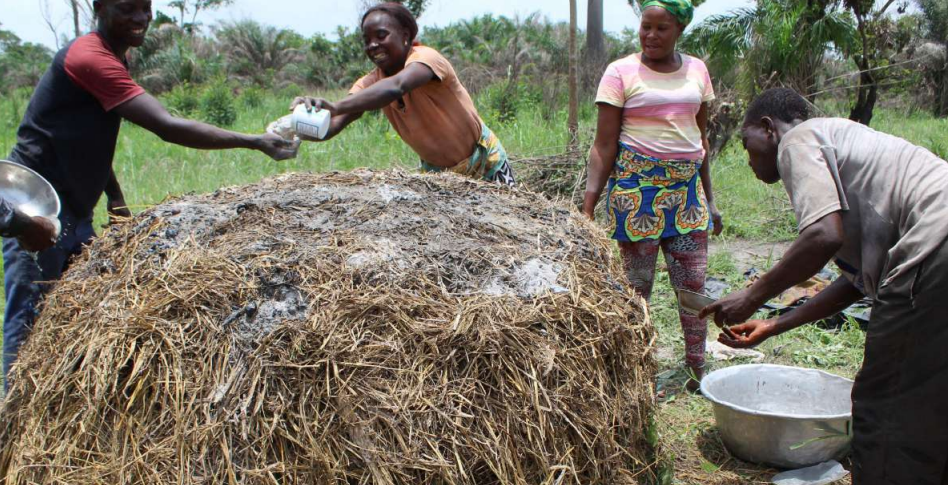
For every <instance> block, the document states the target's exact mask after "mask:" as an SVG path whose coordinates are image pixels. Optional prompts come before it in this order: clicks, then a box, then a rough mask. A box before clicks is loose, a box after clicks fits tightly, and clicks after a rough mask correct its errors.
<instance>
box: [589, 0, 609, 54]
mask: <svg viewBox="0 0 948 485" xmlns="http://www.w3.org/2000/svg"><path fill="white" fill-rule="evenodd" d="M587 7H588V8H587V12H586V15H587V17H586V56H587V59H588V60H590V61H593V62H597V63H598V62H602V59H603V57H605V56H606V43H605V38H604V32H603V28H602V15H603V14H602V0H588V2H587Z"/></svg>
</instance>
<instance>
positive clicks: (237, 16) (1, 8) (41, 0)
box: [0, 0, 753, 48]
mask: <svg viewBox="0 0 948 485" xmlns="http://www.w3.org/2000/svg"><path fill="white" fill-rule="evenodd" d="M153 1H154V8H155V9H156V10H161V11H163V12H164V13H166V14H169V15H172V16H173V15H174V14H175V13H176V12H175V11H173V10H172V9H169V8H168V6H167V5H168V1H167V0H153ZM360 3H361V2H360V1H359V0H235V2H234V4H233V5H232V6H230V7H226V8H223V9H220V10H218V11H213V12H209V13H202V14H201V16H199V17H198V21H199V22H203V23H204V24H213V23H215V22H217V21H220V20H242V19H248V18H251V19H254V20H257V21H259V22H262V23H264V24H269V25H274V26H277V27H283V28H291V29H293V30H295V31H297V32H299V33H301V34H303V35H306V36H309V35H312V34H314V33H316V32H322V33H325V34H330V36H331V34H332V33H333V32H335V30H336V26H338V25H343V26H348V27H350V28H355V27H356V26H357V24H358V15H359V8H360ZM577 3H578V5H579V10H578V13H579V26H580V28H585V26H586V2H585V1H584V0H577ZM44 4H45V5H47V6H48V10H47V11H48V12H49V14H50V15H49V16H50V18H51V19H52V22H53V24H54V25H56V28H57V29H58V30H59V32H60V33H64V34H67V35H68V34H69V33H71V32H72V17H71V14H70V11H69V8H68V1H67V0H0V12H2V14H0V24H2V28H3V29H6V30H11V31H13V33H15V34H16V35H18V36H19V37H20V38H21V39H23V40H24V41H29V42H39V43H42V44H46V45H47V46H49V47H51V48H54V47H55V46H56V42H55V37H54V36H53V34H52V32H51V31H50V29H49V27H48V26H47V24H46V21H45V20H44V19H43V14H42V12H43V10H44V7H43V5H44ZM752 4H753V1H752V0H708V1H707V2H706V3H705V4H703V5H702V6H701V7H699V8H698V9H697V10H696V11H695V21H696V22H697V21H700V20H701V19H703V18H704V17H706V16H708V15H713V14H718V13H724V12H727V11H730V10H732V9H736V8H739V7H744V6H749V5H752ZM603 9H604V11H605V14H604V23H605V28H606V30H607V31H610V32H619V31H621V30H622V29H623V28H626V27H634V26H635V25H636V24H637V23H638V20H637V18H636V17H635V15H634V14H633V11H632V8H631V7H629V5H628V3H627V1H626V0H603ZM537 11H539V12H542V13H543V14H544V15H545V16H547V17H548V18H549V19H551V20H554V21H558V20H568V19H569V1H568V0H433V1H432V2H431V6H429V7H428V10H427V11H425V13H424V15H422V17H421V25H422V27H425V26H444V25H447V24H449V23H451V22H453V21H457V20H461V19H469V18H472V17H475V16H478V15H482V14H486V13H492V14H494V15H497V16H500V15H505V16H508V17H512V16H514V15H520V16H522V17H525V16H527V15H529V14H531V13H533V12H537Z"/></svg>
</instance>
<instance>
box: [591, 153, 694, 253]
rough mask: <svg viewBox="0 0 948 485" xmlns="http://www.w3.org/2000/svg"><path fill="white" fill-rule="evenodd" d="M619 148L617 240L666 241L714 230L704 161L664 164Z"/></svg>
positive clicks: (612, 196) (611, 207)
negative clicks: (704, 184) (703, 182)
mask: <svg viewBox="0 0 948 485" xmlns="http://www.w3.org/2000/svg"><path fill="white" fill-rule="evenodd" d="M619 147H620V148H619V155H618V157H617V159H616V163H615V167H614V168H613V174H612V176H611V177H610V178H609V189H608V198H607V203H608V213H609V222H610V224H611V226H612V227H613V228H614V230H613V233H612V238H613V239H616V240H618V241H641V240H645V239H664V238H669V237H675V236H680V235H683V234H688V233H690V232H692V231H707V230H709V229H710V228H711V217H710V215H709V213H708V203H707V200H706V199H705V195H704V188H703V187H702V185H701V176H700V174H699V173H698V169H699V168H700V167H701V160H662V159H660V158H656V157H651V156H648V155H644V154H642V153H639V152H637V151H635V150H634V149H632V148H631V147H629V146H627V145H625V144H621V143H620V144H619Z"/></svg>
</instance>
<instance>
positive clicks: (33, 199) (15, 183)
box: [0, 160, 60, 219]
mask: <svg viewBox="0 0 948 485" xmlns="http://www.w3.org/2000/svg"><path fill="white" fill-rule="evenodd" d="M0 197H2V198H3V199H5V200H6V201H7V202H9V203H10V204H12V205H13V207H15V208H17V209H18V210H19V211H20V212H23V213H24V214H26V215H28V216H44V217H49V218H51V219H56V218H57V217H58V216H59V209H60V205H59V196H58V195H56V191H55V190H53V186H52V185H50V183H49V182H47V181H46V179H44V178H43V176H42V175H40V174H38V173H36V172H34V171H33V170H31V169H29V168H26V167H24V166H23V165H20V164H18V163H13V162H11V161H9V160H0Z"/></svg>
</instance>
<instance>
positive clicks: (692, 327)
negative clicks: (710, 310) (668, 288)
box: [619, 231, 708, 367]
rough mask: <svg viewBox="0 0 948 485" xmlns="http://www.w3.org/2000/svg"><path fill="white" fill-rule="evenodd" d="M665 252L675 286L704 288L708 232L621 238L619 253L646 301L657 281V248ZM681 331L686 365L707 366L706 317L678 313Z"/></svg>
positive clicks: (633, 284)
mask: <svg viewBox="0 0 948 485" xmlns="http://www.w3.org/2000/svg"><path fill="white" fill-rule="evenodd" d="M659 247H661V249H662V252H663V253H665V262H666V263H667V264H668V276H669V279H670V280H671V283H672V286H673V287H674V288H675V289H676V290H678V289H680V288H684V289H686V290H691V291H695V292H699V293H700V292H703V291H704V277H705V272H706V270H707V268H708V233H707V232H706V231H696V232H692V233H690V234H685V235H682V236H675V237H670V238H665V239H661V240H659V239H649V240H642V241H636V242H628V241H619V252H620V253H621V254H622V264H623V266H624V268H625V272H626V276H628V278H629V283H630V284H631V285H632V287H633V288H634V289H635V291H636V293H638V294H639V295H640V296H641V297H642V298H644V299H645V300H646V301H648V300H649V298H650V297H651V296H652V285H653V284H654V282H655V263H656V261H657V259H658V249H659ZM678 318H680V319H681V330H682V332H683V333H684V334H685V364H687V365H688V366H689V367H703V366H704V347H705V340H706V339H707V337H708V326H707V324H706V323H705V321H704V320H703V319H700V318H698V317H696V316H692V315H687V314H685V313H682V312H681V311H679V312H678Z"/></svg>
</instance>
